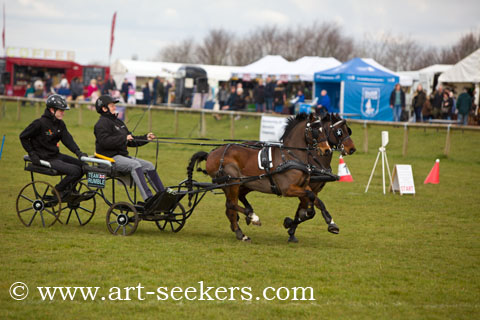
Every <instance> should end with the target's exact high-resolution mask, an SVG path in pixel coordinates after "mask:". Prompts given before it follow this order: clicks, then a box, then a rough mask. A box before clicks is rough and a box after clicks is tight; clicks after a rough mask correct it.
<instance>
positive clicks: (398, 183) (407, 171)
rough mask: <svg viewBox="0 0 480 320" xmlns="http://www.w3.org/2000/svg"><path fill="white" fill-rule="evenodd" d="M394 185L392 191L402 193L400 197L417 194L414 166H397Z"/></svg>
mask: <svg viewBox="0 0 480 320" xmlns="http://www.w3.org/2000/svg"><path fill="white" fill-rule="evenodd" d="M392 179H393V185H391V186H390V190H393V191H398V192H400V195H404V194H415V183H414V182H413V173H412V166H411V165H409V164H397V165H395V167H394V168H393V177H392Z"/></svg>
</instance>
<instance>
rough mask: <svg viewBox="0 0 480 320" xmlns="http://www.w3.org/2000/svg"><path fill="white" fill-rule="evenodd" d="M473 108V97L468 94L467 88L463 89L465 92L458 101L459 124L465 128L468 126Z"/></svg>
mask: <svg viewBox="0 0 480 320" xmlns="http://www.w3.org/2000/svg"><path fill="white" fill-rule="evenodd" d="M471 108H472V97H471V96H470V95H469V94H468V92H467V88H463V92H462V93H461V94H460V95H459V96H458V99H457V110H458V122H459V123H460V124H462V125H464V126H466V125H467V124H468V115H469V113H470V110H471Z"/></svg>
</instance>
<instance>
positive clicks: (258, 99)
mask: <svg viewBox="0 0 480 320" xmlns="http://www.w3.org/2000/svg"><path fill="white" fill-rule="evenodd" d="M253 101H254V102H255V103H265V86H264V85H261V86H257V87H256V88H255V90H253Z"/></svg>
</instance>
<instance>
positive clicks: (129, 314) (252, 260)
mask: <svg viewBox="0 0 480 320" xmlns="http://www.w3.org/2000/svg"><path fill="white" fill-rule="evenodd" d="M140 114H141V112H140V111H131V112H129V117H130V119H131V121H130V123H129V127H131V128H133V127H134V126H135V124H136V122H137V120H138V119H139V117H140ZM153 116H154V120H153V128H154V130H153V131H154V132H155V133H156V134H157V135H159V136H173V130H174V121H173V113H171V112H163V111H162V112H153ZM35 118H36V116H35V111H34V109H33V108H31V107H24V108H23V109H22V119H21V121H19V122H17V121H16V105H15V104H7V113H6V115H5V117H3V118H2V119H1V120H0V135H3V134H5V135H6V137H7V138H6V143H5V147H4V150H3V155H2V159H1V160H0V168H1V170H0V181H1V185H0V199H1V201H0V212H1V214H2V219H1V233H2V234H1V236H0V249H1V250H0V262H1V271H2V277H1V279H0V305H1V308H0V318H2V319H5V318H9V319H10V318H11V319H27V318H38V319H103V318H106V319H114V318H115V319H132V318H142V319H153V318H161V319H167V318H189V319H225V318H228V319H272V318H278V319H287V318H290V319H299V318H309V319H446V318H455V319H475V318H479V317H480V305H479V301H480V272H479V264H480V240H479V239H480V231H479V230H480V204H479V200H480V197H479V191H480V188H479V180H480V160H479V159H480V151H479V149H478V141H479V138H480V135H479V133H475V132H464V133H462V132H461V131H453V132H452V140H451V142H452V145H451V150H450V155H449V157H444V156H442V155H443V149H444V145H445V131H442V130H439V131H437V130H436V129H427V130H424V129H410V132H409V146H408V153H407V156H405V157H402V143H403V132H404V131H403V127H399V128H392V127H370V128H369V146H370V150H369V152H368V153H366V154H365V153H363V152H362V150H363V129H362V126H361V125H355V124H353V125H352V126H351V127H352V130H353V136H352V137H353V139H354V141H355V142H356V145H357V149H358V150H359V151H358V152H357V153H356V154H355V155H353V156H348V157H346V158H345V161H346V163H347V165H348V168H349V169H350V171H351V172H352V175H353V178H354V180H355V181H354V182H353V183H330V184H329V185H328V186H327V187H326V188H325V190H324V191H322V193H321V194H320V197H321V199H323V201H324V202H325V204H326V206H327V208H328V209H329V211H330V213H331V214H332V216H333V218H334V220H335V222H336V223H337V224H338V225H339V227H340V234H339V235H332V234H330V233H328V232H327V230H326V225H325V223H324V221H323V219H322V218H321V215H320V213H317V216H316V217H315V219H313V220H310V221H308V222H306V223H304V224H302V225H301V226H300V227H299V228H298V230H297V237H298V238H299V240H300V242H299V243H298V244H289V243H287V241H286V240H287V238H288V236H287V233H286V231H285V229H284V228H283V227H282V222H283V219H284V217H286V216H290V217H291V216H293V214H294V212H295V209H296V207H297V204H298V201H297V200H296V199H290V198H278V197H276V196H273V195H265V194H260V193H252V194H250V195H249V201H250V203H251V204H252V205H253V206H254V208H255V211H256V213H257V214H258V215H259V216H260V218H261V220H262V223H263V225H262V226H261V227H254V226H248V227H247V226H245V223H244V220H243V219H242V220H241V226H242V229H243V231H244V232H245V233H246V234H247V235H248V236H250V237H251V238H252V242H251V243H250V244H246V243H242V242H239V241H237V240H236V239H235V235H234V234H233V233H232V232H231V231H230V228H229V222H228V220H227V219H226V217H225V213H224V211H225V209H224V196H223V195H214V194H211V193H209V194H207V195H206V197H205V198H204V200H203V201H202V202H201V203H200V205H199V206H198V207H197V209H196V211H195V212H194V214H193V215H192V217H191V218H190V219H189V220H188V222H187V224H186V225H185V227H184V229H183V230H181V231H180V232H179V233H171V232H160V231H159V230H158V229H157V228H156V226H155V224H154V223H151V222H141V223H140V225H139V227H138V229H137V231H136V233H135V234H134V235H132V236H130V237H114V236H112V235H111V234H110V233H108V231H107V229H106V226H105V212H106V211H107V209H108V208H107V207H106V206H105V205H104V204H100V199H98V201H99V202H98V203H97V205H98V207H97V210H96V215H95V217H94V218H93V220H92V221H91V222H90V223H89V224H88V225H86V226H85V227H78V226H76V225H68V226H64V225H59V224H55V225H54V226H53V227H51V228H48V229H43V228H40V227H31V228H26V227H24V226H23V225H22V224H21V223H20V221H19V219H18V218H17V215H16V210H15V200H16V197H17V194H18V192H19V191H20V189H21V188H22V186H23V185H25V184H26V183H27V182H29V180H30V177H29V175H28V173H27V172H24V171H23V161H22V155H23V154H24V151H23V150H22V148H21V145H20V142H19V140H18V134H19V133H20V132H21V130H22V129H23V128H24V127H25V126H26V125H27V124H28V123H30V121H32V120H33V119H35ZM96 120H97V114H96V113H94V112H90V111H87V110H84V111H83V125H82V126H79V125H78V122H77V110H72V111H69V112H68V113H67V114H66V122H67V125H68V127H69V129H70V132H71V133H72V135H73V136H74V138H75V139H76V141H77V143H78V144H79V145H80V147H81V149H82V150H83V151H85V152H87V153H90V154H91V153H93V152H94V136H93V125H94V124H95V122H96ZM198 120H199V116H198V115H190V114H181V115H180V126H179V133H178V136H181V137H188V136H191V137H198V123H199V121H198ZM147 124H148V120H147V119H146V117H145V118H144V119H143V120H142V122H141V124H140V125H139V126H138V129H137V132H136V133H137V134H142V133H145V132H146V130H147V129H146V127H147ZM235 126H236V127H235V138H244V139H257V138H258V132H259V120H258V119H257V118H245V117H242V119H240V120H239V121H236V122H235ZM382 130H388V131H389V132H390V144H389V145H388V147H387V153H388V157H389V160H390V165H391V166H393V165H394V164H411V165H412V168H413V175H414V181H415V184H416V185H415V187H416V192H417V193H416V195H415V196H406V195H405V196H399V195H393V194H387V195H383V194H382V186H381V173H380V168H379V167H377V170H376V174H375V176H374V178H373V181H372V184H371V186H370V189H369V192H368V193H367V194H365V193H364V190H365V186H366V183H367V181H368V178H369V175H370V172H371V170H372V166H373V163H374V161H375V158H376V156H377V152H378V149H377V147H378V146H380V131H382ZM229 135H230V119H229V118H227V117H224V119H223V120H221V121H215V120H214V119H213V118H210V117H207V136H208V137H215V138H229ZM61 149H62V151H63V152H65V153H67V154H68V153H69V152H68V150H66V148H65V147H63V146H62V147H61ZM209 149H210V147H198V146H186V145H161V146H160V153H159V161H158V166H159V169H158V171H159V173H160V176H161V177H162V179H163V181H164V182H165V184H168V185H175V184H178V182H180V181H181V180H183V179H184V178H185V175H186V166H187V162H188V160H189V158H190V156H191V155H192V154H193V153H194V152H196V151H199V150H206V151H208V150H209ZM133 152H134V151H133ZM139 156H140V157H143V158H145V159H148V160H151V161H155V146H154V145H147V146H145V147H142V148H140V149H139ZM436 158H440V159H441V162H440V184H438V185H424V184H423V180H424V179H425V177H426V176H427V174H428V172H429V171H430V169H431V168H432V166H433V164H434V161H435V159H436ZM337 165H338V160H337V155H335V156H334V160H333V164H332V167H333V168H334V171H335V172H336V167H337ZM43 178H44V177H42V180H48V181H53V182H54V181H55V180H51V179H50V180H49V179H43ZM39 179H40V178H39ZM200 179H203V181H207V179H206V178H205V177H201V176H197V180H200ZM16 281H22V282H24V283H26V284H27V285H28V286H29V288H30V294H29V296H28V298H27V299H25V300H23V301H15V300H13V299H12V298H11V297H10V295H9V293H8V291H9V288H10V285H11V284H12V283H14V282H16ZM199 281H203V282H204V283H205V285H206V286H214V287H251V288H252V295H253V297H256V296H260V295H261V293H262V290H263V288H265V287H270V286H271V287H277V288H278V287H288V288H292V287H299V286H303V287H312V288H313V289H314V297H315V301H291V300H286V301H279V300H273V301H267V300H263V299H261V300H258V301H257V300H255V299H253V300H252V301H242V300H241V299H240V295H236V296H235V297H236V299H237V300H236V301H198V300H196V301H188V300H185V299H184V300H182V301H173V300H168V301H157V300H156V299H154V297H153V296H148V297H147V299H146V300H144V301H139V300H138V299H137V298H136V294H133V298H132V300H131V301H100V300H96V301H93V302H92V301H81V300H78V299H77V300H76V301H60V300H59V299H57V300H55V301H50V302H47V301H42V300H41V299H40V296H39V294H38V291H37V290H36V288H35V287H37V286H98V287H102V289H101V290H100V293H101V295H103V296H106V295H107V294H108V292H107V290H108V288H109V287H114V286H116V287H127V286H132V287H135V286H137V285H138V284H139V283H141V284H142V286H144V287H145V288H146V290H149V291H154V290H156V288H157V287H162V286H163V287H169V288H172V287H174V286H178V287H181V288H183V289H185V288H187V287H190V286H193V287H196V288H198V287H199V284H198V282H199Z"/></svg>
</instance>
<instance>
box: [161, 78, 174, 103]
mask: <svg viewBox="0 0 480 320" xmlns="http://www.w3.org/2000/svg"><path fill="white" fill-rule="evenodd" d="M171 88H172V84H171V83H170V81H168V80H165V94H164V96H163V103H168V97H169V95H170V89H171Z"/></svg>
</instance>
